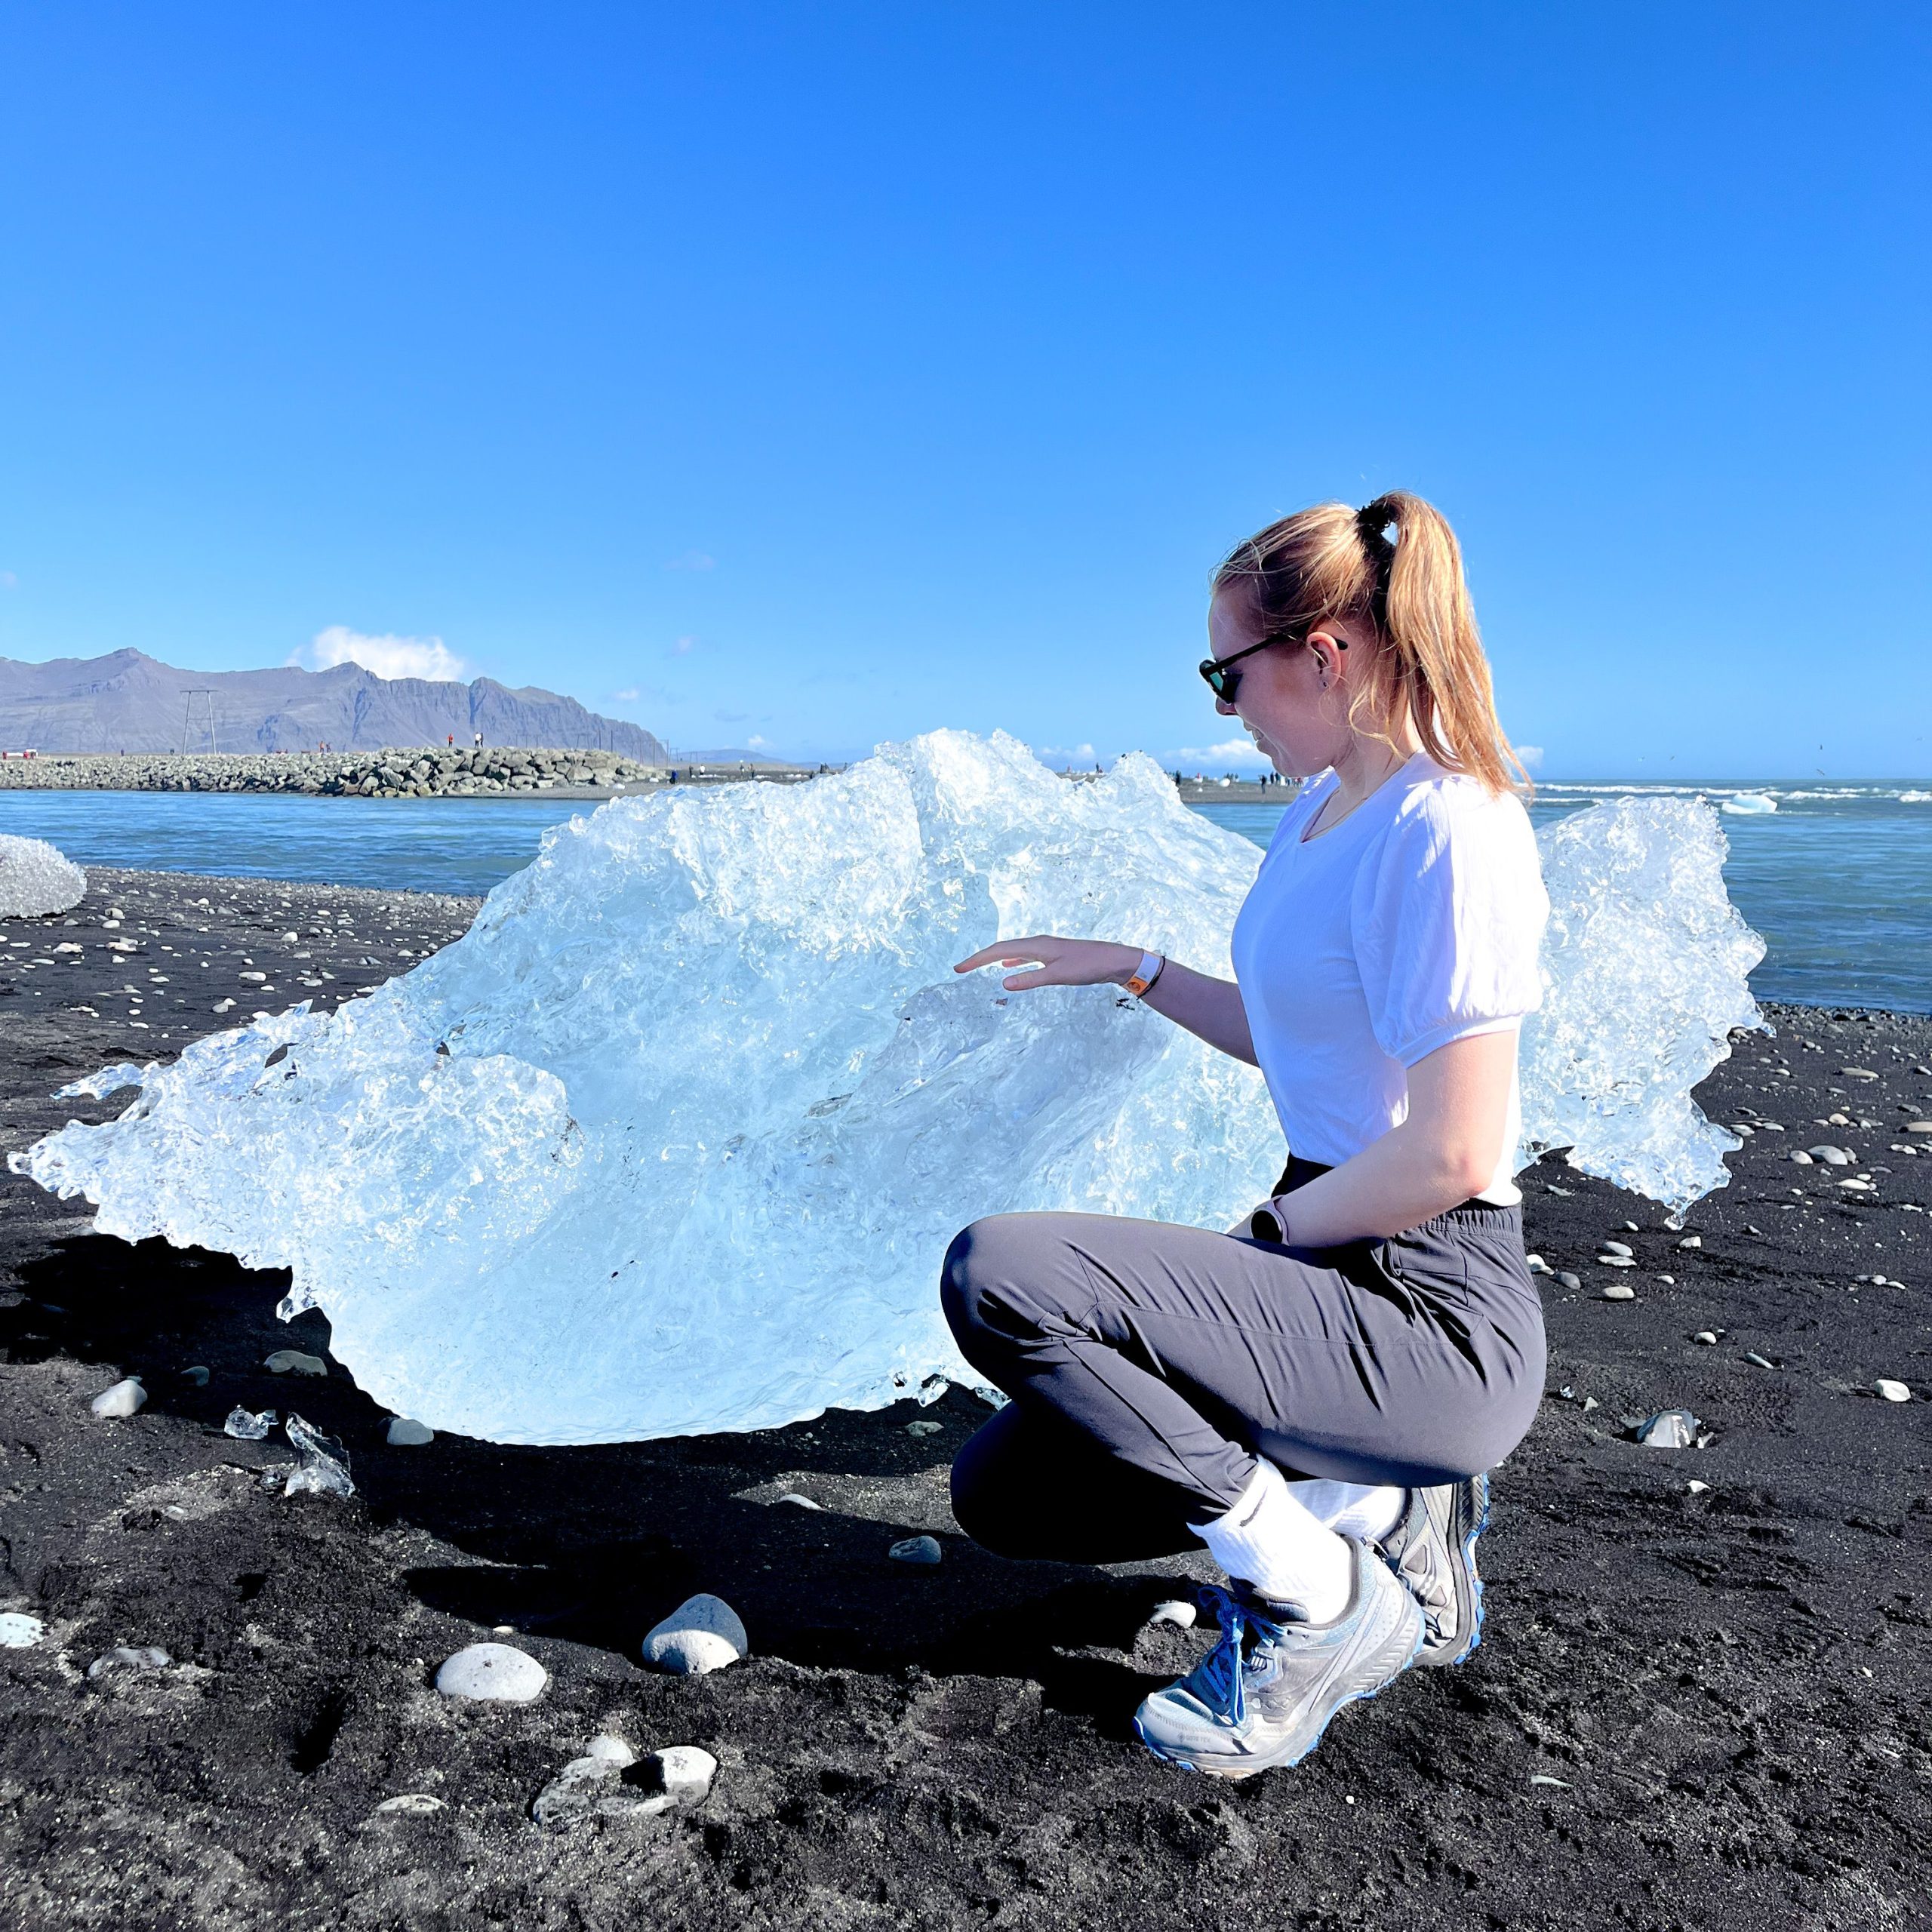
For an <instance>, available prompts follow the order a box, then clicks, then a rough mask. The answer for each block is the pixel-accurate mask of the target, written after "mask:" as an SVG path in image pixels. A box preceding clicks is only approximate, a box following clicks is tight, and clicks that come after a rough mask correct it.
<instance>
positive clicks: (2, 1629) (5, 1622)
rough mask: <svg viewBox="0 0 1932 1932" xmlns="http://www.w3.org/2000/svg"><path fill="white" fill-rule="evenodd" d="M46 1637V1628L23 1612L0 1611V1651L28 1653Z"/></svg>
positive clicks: (38, 1620) (37, 1619)
mask: <svg viewBox="0 0 1932 1932" xmlns="http://www.w3.org/2000/svg"><path fill="white" fill-rule="evenodd" d="M45 1635H47V1626H46V1625H45V1623H42V1621H41V1620H40V1619H39V1618H38V1617H29V1615H28V1614H26V1611H23V1610H7V1611H0V1651H30V1650H32V1648H33V1647H34V1645H35V1644H37V1643H38V1642H39V1641H40V1640H41V1638H43V1637H44V1636H45Z"/></svg>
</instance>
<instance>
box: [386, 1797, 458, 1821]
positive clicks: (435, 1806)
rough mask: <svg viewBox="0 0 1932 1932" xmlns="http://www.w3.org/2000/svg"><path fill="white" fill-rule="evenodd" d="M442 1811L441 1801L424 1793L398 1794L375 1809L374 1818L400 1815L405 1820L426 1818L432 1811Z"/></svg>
mask: <svg viewBox="0 0 1932 1932" xmlns="http://www.w3.org/2000/svg"><path fill="white" fill-rule="evenodd" d="M442 1809H443V1801H442V1799H441V1798H432V1797H431V1796H430V1795H429V1792H426V1791H405V1792H398V1793H397V1794H396V1795H395V1797H393V1798H384V1799H383V1801H382V1803H381V1804H379V1805H377V1807H376V1816H377V1817H379V1818H380V1817H383V1816H384V1815H385V1814H386V1815H389V1816H392V1817H393V1816H395V1815H397V1814H400V1815H401V1816H402V1817H405V1818H426V1817H429V1814H431V1813H432V1811H440V1810H442Z"/></svg>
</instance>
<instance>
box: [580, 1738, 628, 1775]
mask: <svg viewBox="0 0 1932 1932" xmlns="http://www.w3.org/2000/svg"><path fill="white" fill-rule="evenodd" d="M583 1755H585V1756H586V1758H599V1759H601V1761H603V1762H604V1763H605V1764H614V1765H616V1766H617V1769H618V1770H620V1771H621V1770H623V1768H624V1767H626V1765H627V1764H635V1763H636V1762H637V1753H636V1752H635V1751H634V1750H632V1749H631V1747H630V1746H629V1743H627V1742H626V1740H624V1739H623V1738H621V1737H614V1736H613V1735H612V1734H611V1732H609V1731H608V1730H605V1731H600V1732H598V1734H597V1735H596V1736H595V1737H593V1738H592V1740H590V1742H589V1743H588V1744H586V1746H584V1747H583Z"/></svg>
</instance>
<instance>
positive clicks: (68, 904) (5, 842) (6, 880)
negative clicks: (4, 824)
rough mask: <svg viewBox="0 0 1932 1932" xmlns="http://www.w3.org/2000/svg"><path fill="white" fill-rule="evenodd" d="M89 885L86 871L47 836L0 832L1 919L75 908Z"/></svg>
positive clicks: (42, 915) (35, 915)
mask: <svg viewBox="0 0 1932 1932" xmlns="http://www.w3.org/2000/svg"><path fill="white" fill-rule="evenodd" d="M87 889H88V875H87V874H86V873H85V872H82V870H81V869H80V867H79V866H77V865H75V863H74V862H73V861H72V860H71V859H69V857H66V854H64V853H63V852H61V851H60V850H59V849H58V848H57V847H54V846H52V845H50V844H48V842H47V841H46V840H45V839H44V838H14V836H13V835H12V834H11V833H0V919H36V918H45V916H46V915H48V913H50V912H72V910H73V909H74V908H75V906H78V904H79V903H81V900H82V898H83V897H85V895H86V893H87Z"/></svg>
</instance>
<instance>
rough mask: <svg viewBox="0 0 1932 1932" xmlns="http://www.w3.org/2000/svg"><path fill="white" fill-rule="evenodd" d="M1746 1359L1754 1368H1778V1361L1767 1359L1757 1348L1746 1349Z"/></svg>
mask: <svg viewBox="0 0 1932 1932" xmlns="http://www.w3.org/2000/svg"><path fill="white" fill-rule="evenodd" d="M1744 1359H1745V1360H1746V1361H1748V1362H1749V1363H1750V1364H1751V1365H1752V1367H1754V1368H1776V1367H1777V1363H1776V1362H1774V1361H1768V1360H1767V1359H1766V1358H1765V1357H1764V1356H1763V1355H1760V1354H1758V1352H1757V1350H1756V1349H1746V1350H1745V1351H1744Z"/></svg>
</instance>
